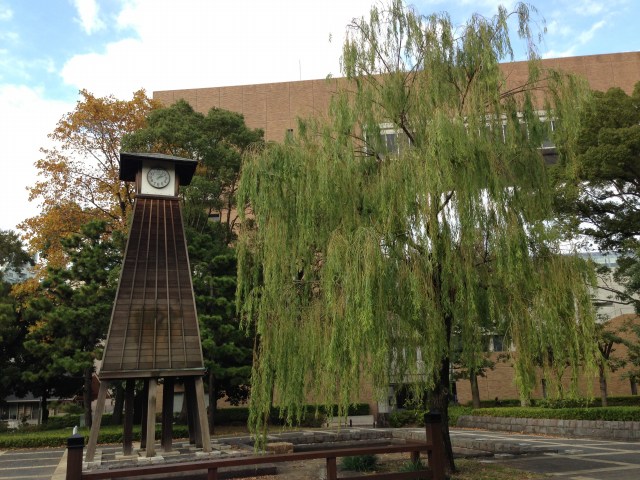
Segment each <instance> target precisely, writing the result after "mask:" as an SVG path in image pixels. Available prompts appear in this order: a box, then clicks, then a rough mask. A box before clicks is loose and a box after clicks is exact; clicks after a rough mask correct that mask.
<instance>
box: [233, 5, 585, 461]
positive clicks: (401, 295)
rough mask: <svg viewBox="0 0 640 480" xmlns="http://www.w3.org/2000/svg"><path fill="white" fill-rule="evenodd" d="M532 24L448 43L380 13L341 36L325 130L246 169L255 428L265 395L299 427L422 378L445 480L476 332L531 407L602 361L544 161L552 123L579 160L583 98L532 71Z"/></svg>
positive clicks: (429, 28)
mask: <svg viewBox="0 0 640 480" xmlns="http://www.w3.org/2000/svg"><path fill="white" fill-rule="evenodd" d="M529 14H530V8H529V7H528V6H527V5H518V6H517V7H516V10H515V11H514V12H513V13H511V14H510V13H508V12H507V11H505V10H504V9H500V10H499V11H498V13H497V15H496V16H495V17H493V18H490V19H488V18H484V17H481V16H474V17H472V18H471V19H470V20H469V21H468V22H467V23H466V25H464V26H463V27H461V28H457V29H456V28H454V26H453V25H452V23H451V21H450V19H449V17H448V16H447V15H444V14H442V15H432V16H429V17H424V16H420V15H418V14H417V13H416V12H415V11H413V10H412V9H410V8H407V7H405V6H403V5H402V4H401V3H400V2H394V3H392V4H391V5H390V6H389V7H388V8H375V7H374V8H373V9H372V10H371V14H370V16H369V17H368V18H362V19H360V20H354V21H353V23H352V24H351V25H350V26H349V30H348V38H347V40H346V43H345V45H344V52H343V57H342V68H343V73H344V75H345V77H346V79H344V81H343V82H342V83H340V85H342V86H343V88H341V89H340V91H338V92H337V93H336V95H335V96H334V97H333V100H332V102H331V106H330V109H329V115H328V119H326V121H325V120H322V121H321V120H307V121H301V122H300V125H299V134H298V135H297V137H296V138H294V139H292V140H290V141H288V142H286V143H284V144H274V145H271V146H270V147H269V148H267V149H266V150H265V151H264V152H261V153H259V154H256V155H255V156H253V157H251V158H249V159H248V160H247V162H246V164H245V165H244V167H243V172H242V178H241V185H240V190H239V198H240V201H241V202H242V203H245V204H247V205H250V206H251V208H252V211H253V215H254V217H253V218H254V224H255V229H253V230H248V229H247V230H245V231H243V232H242V234H241V236H240V244H239V286H238V294H237V299H238V308H239V309H240V310H241V311H242V313H243V316H244V318H245V319H246V320H247V321H250V322H255V326H256V329H257V332H258V336H259V343H258V346H257V348H256V357H255V363H254V371H253V379H252V391H251V409H252V416H251V422H252V426H253V427H254V428H255V429H256V430H258V431H262V429H263V428H264V425H265V421H266V418H267V416H268V412H269V406H270V405H271V403H272V402H273V400H274V398H275V399H277V404H278V405H279V406H280V407H281V408H282V412H283V414H284V415H285V416H286V417H287V418H289V419H295V418H296V417H298V416H299V415H301V413H302V412H301V409H300V406H301V405H302V404H303V403H305V401H306V400H307V399H308V398H310V397H312V398H314V399H319V400H324V401H326V402H327V403H328V404H330V403H334V402H338V403H339V404H340V405H341V407H342V408H343V409H344V408H346V406H348V404H349V403H350V402H352V401H354V398H356V395H357V393H358V388H359V386H360V385H361V382H362V381H370V382H372V383H373V385H375V386H376V387H377V388H379V391H386V388H387V386H388V384H389V382H399V381H403V380H406V379H412V381H413V382H419V383H420V388H421V389H426V390H427V391H429V396H428V398H429V400H428V403H429V406H430V407H432V408H437V409H438V410H439V411H440V412H441V413H442V414H443V417H444V426H443V429H444V432H443V433H444V435H445V447H446V451H447V454H448V457H449V458H448V464H449V468H450V469H451V470H453V469H454V464H453V457H452V452H451V443H450V440H449V435H448V427H447V420H448V409H447V405H448V401H449V366H450V358H451V354H452V348H453V343H454V340H455V345H456V349H458V350H456V354H457V355H460V357H461V358H462V361H463V363H464V364H465V365H466V367H467V368H470V369H474V368H481V362H482V352H483V345H484V342H483V335H484V334H486V328H483V325H484V326H486V325H487V323H488V322H489V323H490V325H492V326H493V327H492V328H495V329H496V330H497V331H500V332H506V338H507V341H508V342H510V343H511V344H512V345H514V346H515V352H516V353H515V357H514V365H515V377H516V382H517V384H518V386H519V388H520V391H521V393H522V396H523V398H527V397H528V396H529V394H530V393H531V391H532V390H533V388H534V386H535V383H536V373H535V372H536V365H538V364H539V363H540V362H541V360H540V359H543V360H542V362H541V363H542V368H543V372H544V374H545V375H548V376H549V377H550V380H552V379H553V378H554V377H555V376H554V375H553V373H554V372H555V371H556V370H557V368H558V365H567V364H570V365H573V366H578V365H582V366H586V367H590V366H592V365H593V358H594V347H593V345H592V342H591V341H590V338H592V337H593V328H594V315H593V312H592V308H591V303H590V298H589V292H588V280H589V279H590V278H591V276H590V275H589V273H588V271H587V270H586V268H584V266H583V265H582V264H580V263H579V262H578V261H577V260H576V259H575V258H573V257H570V256H566V255H560V254H559V249H560V242H559V238H558V235H557V232H556V231H555V229H554V225H553V222H552V221H550V220H551V219H552V210H551V200H552V187H551V185H550V182H549V181H548V178H547V172H546V168H545V162H544V160H543V158H542V156H541V154H540V151H539V146H540V145H541V143H542V141H543V140H544V139H545V138H546V137H547V136H548V135H549V134H550V131H549V130H550V129H549V128H548V122H545V118H546V119H547V120H548V119H549V118H554V119H555V120H560V121H558V122H556V123H557V125H558V128H557V129H556V130H555V131H554V132H553V133H554V135H555V136H554V140H555V141H556V143H557V144H558V150H559V154H560V155H562V156H564V157H565V158H568V159H570V158H572V155H573V149H574V143H575V142H574V141H573V138H574V132H573V131H572V129H573V128H574V127H575V126H576V125H577V122H576V120H575V118H576V116H577V113H578V106H579V101H580V99H581V98H582V96H583V95H584V93H583V92H584V91H585V90H584V88H583V87H582V84H581V82H579V81H578V80H576V79H574V78H572V77H570V76H565V75H561V74H559V73H557V72H553V71H549V70H545V69H543V68H542V67H541V65H540V63H539V62H538V61H537V60H536V53H535V45H536V38H535V37H534V35H533V33H532V31H531V29H530V27H529V25H530V15H529ZM512 22H515V23H516V24H517V33H518V35H517V36H514V37H515V38H520V39H522V40H523V43H524V44H525V45H526V46H527V48H528V52H529V57H530V62H529V68H528V73H527V75H525V77H523V78H521V82H520V83H519V84H517V85H513V84H512V83H509V82H507V79H506V78H505V75H504V73H503V70H502V69H501V67H500V65H499V62H501V61H504V60H508V59H511V58H512V56H513V53H512V47H511V37H512V35H511V34H510V33H509V25H510V23H512ZM541 112H545V116H544V117H543V116H541ZM242 203H241V204H242ZM454 337H455V338H454ZM550 352H552V354H550ZM573 372H574V375H573V377H574V378H573V380H574V381H575V380H576V375H577V372H578V369H577V368H575V369H574V370H573ZM342 411H344V410H342Z"/></svg>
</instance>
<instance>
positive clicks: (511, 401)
mask: <svg viewBox="0 0 640 480" xmlns="http://www.w3.org/2000/svg"><path fill="white" fill-rule="evenodd" d="M464 406H465V407H472V406H473V402H471V401H469V402H467V403H465V404H464ZM519 406H520V400H519V399H517V398H507V399H504V400H500V399H498V403H497V404H496V401H495V400H481V401H480V408H493V407H519Z"/></svg>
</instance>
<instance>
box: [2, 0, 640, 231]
mask: <svg viewBox="0 0 640 480" xmlns="http://www.w3.org/2000/svg"><path fill="white" fill-rule="evenodd" d="M371 3H372V1H371V0H324V1H323V2H318V1H315V0H314V1H308V0H233V1H229V0H224V1H222V0H0V162H1V163H0V168H1V169H2V170H1V171H2V174H3V177H4V178H5V182H3V184H4V187H3V188H2V189H0V192H2V193H1V196H0V201H1V202H2V205H3V210H2V212H1V214H0V228H2V229H8V228H15V225H16V224H17V223H19V222H20V221H21V220H23V219H24V218H27V217H29V216H32V215H35V214H36V213H37V211H38V209H37V204H36V203H29V202H27V192H26V187H27V186H28V185H29V184H31V183H33V182H34V181H35V178H36V177H35V173H36V171H35V168H34V166H33V164H34V162H35V161H36V160H38V158H40V154H39V148H40V147H46V146H49V145H50V144H49V140H48V139H47V133H49V132H51V131H52V130H53V128H54V127H55V124H56V122H57V120H58V119H59V118H60V117H61V116H62V115H63V114H64V113H66V112H68V111H71V110H72V109H73V107H74V103H75V102H76V100H77V99H78V96H77V92H78V90H79V89H82V88H86V89H87V90H89V91H90V92H92V93H94V94H96V95H109V94H113V95H115V96H116V97H118V98H123V99H126V98H130V96H131V93H132V92H134V91H135V90H137V89H139V88H145V89H146V90H147V92H148V93H149V94H150V95H151V93H152V92H153V91H154V90H165V89H178V88H196V87H211V86H222V85H237V84H251V83H262V82H277V81H289V80H299V79H310V78H324V77H326V75H327V74H329V73H332V74H334V75H339V73H340V72H339V66H338V65H339V64H338V58H339V54H340V46H341V43H342V38H343V34H344V31H345V26H346V24H347V23H348V22H349V21H350V20H351V18H353V17H354V16H361V15H365V14H366V13H367V12H368V10H369V6H370V5H371ZM410 3H412V4H413V5H414V6H415V7H416V8H417V9H418V10H419V11H420V12H421V13H424V14H428V13H431V12H440V11H445V10H446V11H448V12H449V14H450V15H451V17H452V19H453V20H454V22H455V23H460V24H461V23H463V22H464V21H465V20H466V19H467V18H468V17H469V16H470V15H471V14H472V13H473V12H478V13H481V14H483V15H485V16H490V15H492V14H493V13H495V12H496V10H497V5H499V4H503V5H505V6H506V7H507V8H510V7H512V6H513V4H514V3H515V2H513V1H511V0H507V1H499V0H473V1H472V0H446V1H445V0H416V1H414V2H410ZM531 3H532V4H533V5H534V6H535V7H536V8H537V9H538V11H539V13H540V15H541V16H542V17H544V19H545V20H546V26H547V35H546V36H545V39H544V41H543V43H542V44H541V46H540V53H541V54H542V55H543V56H545V57H562V56H573V55H590V54H599V53H613V52H622V51H638V50H640V35H639V34H638V27H637V25H638V23H637V22H638V19H639V18H640V1H639V0H608V1H600V0H539V1H535V0H534V1H532V2H531ZM541 25H542V24H541ZM330 37H331V42H330V41H329V38H330ZM639 80H640V79H639Z"/></svg>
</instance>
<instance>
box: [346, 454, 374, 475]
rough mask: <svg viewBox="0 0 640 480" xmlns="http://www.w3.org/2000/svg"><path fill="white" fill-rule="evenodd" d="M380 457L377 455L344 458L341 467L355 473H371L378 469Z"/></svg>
mask: <svg viewBox="0 0 640 480" xmlns="http://www.w3.org/2000/svg"><path fill="white" fill-rule="evenodd" d="M377 464H378V457H376V456H375V455H358V456H356V457H343V458H342V461H341V462H340V466H341V467H342V469H343V470H352V471H355V472H371V471H373V470H375V469H376V466H377Z"/></svg>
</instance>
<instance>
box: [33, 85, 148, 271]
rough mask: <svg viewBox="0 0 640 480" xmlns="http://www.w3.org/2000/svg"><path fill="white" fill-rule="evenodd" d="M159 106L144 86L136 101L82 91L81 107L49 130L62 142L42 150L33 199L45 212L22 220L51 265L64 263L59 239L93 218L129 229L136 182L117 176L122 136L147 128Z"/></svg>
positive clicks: (114, 226)
mask: <svg viewBox="0 0 640 480" xmlns="http://www.w3.org/2000/svg"><path fill="white" fill-rule="evenodd" d="M158 106H159V104H158V103H157V102H155V101H154V100H152V99H150V98H149V97H147V95H146V93H145V91H144V90H138V91H137V92H135V93H134V94H133V97H132V99H131V100H119V99H117V98H115V97H114V96H112V95H109V96H106V97H96V96H95V95H93V94H92V93H90V92H88V91H87V90H81V91H80V99H79V100H78V102H77V104H76V108H75V109H74V110H73V111H71V112H69V113H67V114H65V115H64V116H63V117H62V118H61V119H60V121H58V124H57V125H56V127H55V129H54V130H53V132H52V133H51V134H50V135H49V137H50V138H51V139H52V140H54V141H55V142H57V145H56V146H54V147H51V148H43V149H42V150H41V151H42V153H43V155H44V156H43V158H42V159H40V160H38V161H37V162H36V167H37V169H38V175H39V180H38V182H36V183H35V185H33V186H32V187H31V188H29V193H30V195H29V197H30V200H31V201H38V202H40V207H41V211H40V214H39V215H37V216H35V217H32V218H28V219H26V220H25V221H24V222H23V223H22V224H21V225H20V228H21V229H22V230H24V231H25V232H26V233H25V239H26V240H27V241H28V242H29V245H30V248H31V250H32V251H34V252H39V253H40V254H42V255H43V256H44V258H46V262H47V264H49V265H53V266H60V265H62V264H63V262H64V261H65V256H64V253H63V250H62V248H61V244H60V239H61V238H64V237H66V236H68V235H71V234H74V233H78V232H79V231H80V226H81V225H83V224H86V223H87V222H88V221H90V220H95V219H101V220H105V221H108V222H109V223H110V224H111V225H112V228H115V229H118V230H124V228H125V225H126V217H127V214H128V212H129V209H130V208H131V205H133V187H132V186H131V185H129V184H125V183H122V182H120V181H119V180H118V172H119V169H118V165H119V164H118V161H119V153H120V139H121V138H122V136H123V135H124V134H126V133H131V132H133V131H135V130H137V129H139V128H142V127H143V126H144V125H145V121H146V116H147V115H148V114H149V112H151V110H153V109H154V108H157V107H158Z"/></svg>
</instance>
